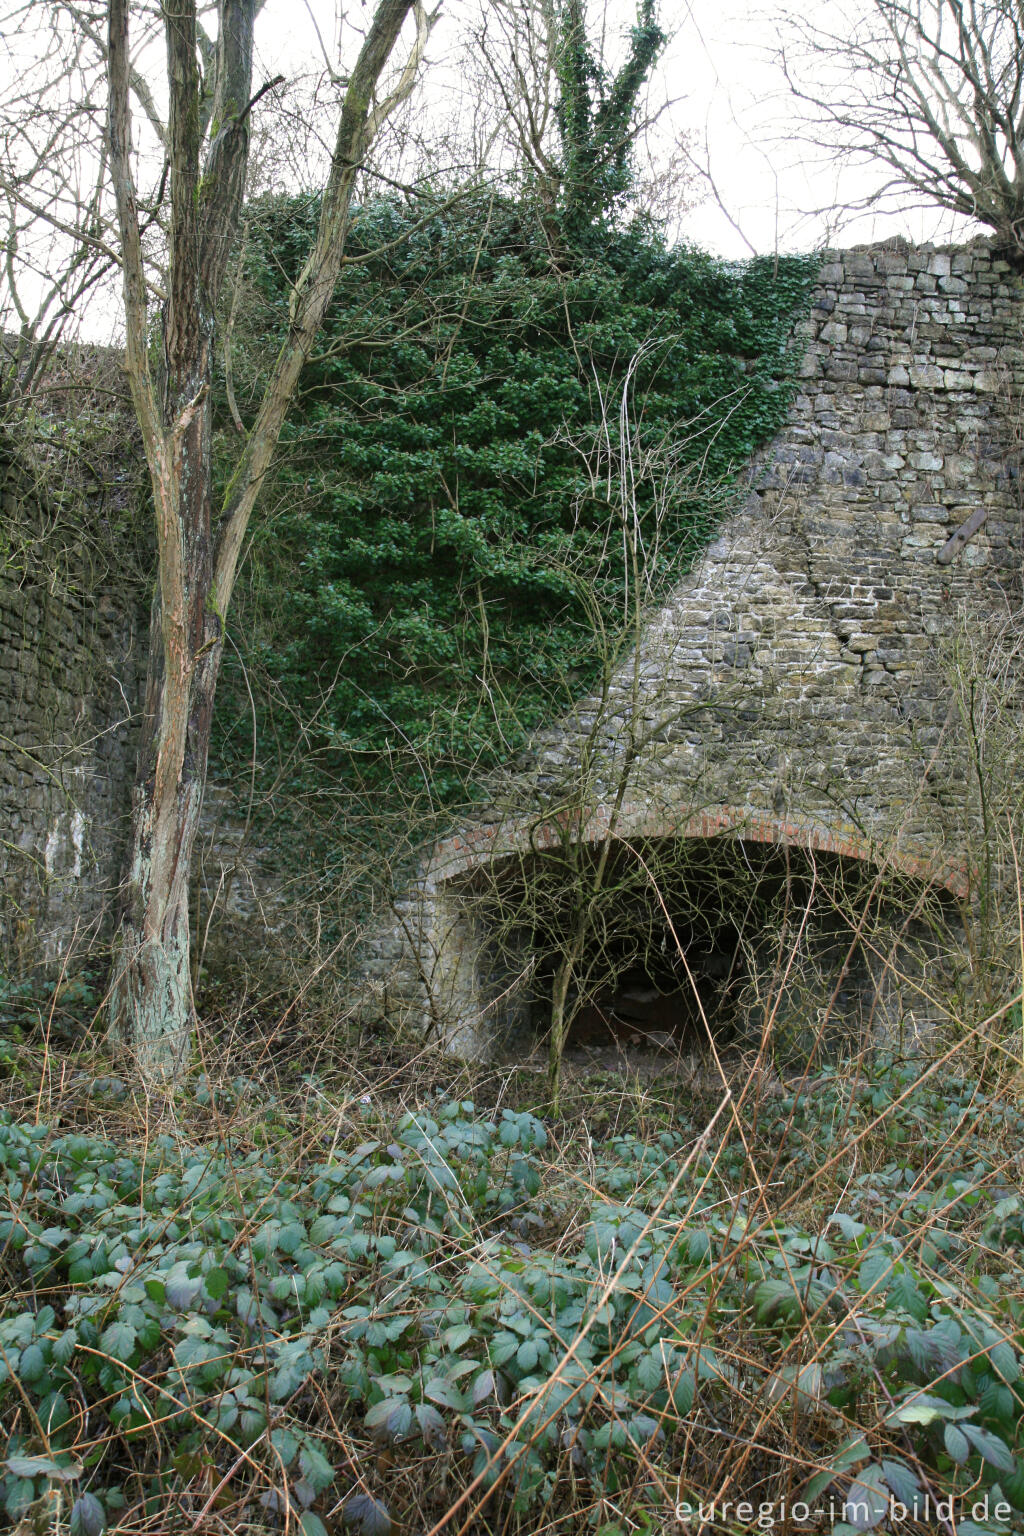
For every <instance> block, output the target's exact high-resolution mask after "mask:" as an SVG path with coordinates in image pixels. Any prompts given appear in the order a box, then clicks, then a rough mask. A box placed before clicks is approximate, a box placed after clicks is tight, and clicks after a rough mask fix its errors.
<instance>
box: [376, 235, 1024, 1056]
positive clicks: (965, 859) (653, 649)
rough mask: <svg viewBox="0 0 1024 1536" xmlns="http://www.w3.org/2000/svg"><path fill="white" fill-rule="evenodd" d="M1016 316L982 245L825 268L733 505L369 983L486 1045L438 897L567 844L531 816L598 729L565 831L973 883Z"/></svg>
mask: <svg viewBox="0 0 1024 1536" xmlns="http://www.w3.org/2000/svg"><path fill="white" fill-rule="evenodd" d="M1022 321H1024V310H1022V305H1021V290H1020V284H1019V281H1018V279H1017V277H1016V276H1015V275H1014V274H1013V272H1012V271H1011V270H1010V267H1009V266H1008V264H1007V263H1006V262H1004V261H1002V260H1000V259H998V257H997V256H995V255H994V254H993V252H992V251H991V250H990V248H989V247H988V246H987V245H986V244H984V243H981V242H978V243H975V244H972V245H970V246H968V247H966V248H962V249H961V248H958V249H934V248H931V247H922V248H918V249H913V248H908V247H906V246H902V245H893V244H886V245H884V246H881V247H875V248H863V249H857V250H851V251H847V252H838V253H835V254H831V255H829V256H828V257H827V258H826V259H825V261H824V264H823V267H822V270H821V276H820V280H819V284H818V287H817V290H816V292H815V295H814V304H813V310H812V313H811V315H810V317H809V319H808V320H807V321H806V322H805V323H804V324H803V325H802V326H801V329H800V332H799V335H800V340H801V343H802V344H803V345H804V346H805V347H806V351H805V355H804V360H803V364H802V368H801V377H800V387H799V390H798V392H797V395H796V398H795V400H794V402H793V406H792V409H791V411H790V417H789V424H788V426H787V428H786V430H785V431H784V432H783V433H782V434H781V435H780V437H779V438H778V439H777V440H776V442H775V443H774V444H773V445H772V447H771V449H770V450H769V451H768V452H767V454H765V455H764V456H763V458H762V460H761V462H760V463H759V464H758V465H756V466H755V467H754V470H753V472H752V475H751V477H750V481H749V494H748V495H747V496H746V500H745V501H744V503H743V505H742V506H741V507H740V509H739V510H738V511H737V512H736V513H735V514H734V515H733V516H731V517H730V518H729V519H728V520H727V521H726V522H725V524H724V525H723V526H722V528H721V530H720V533H719V536H718V537H717V538H716V540H715V541H714V543H713V544H712V545H711V547H710V548H709V549H708V550H707V551H706V553H705V555H704V557H703V558H702V559H701V560H700V561H699V563H698V564H697V566H696V567H695V568H694V569H693V570H692V571H691V572H690V573H689V574H688V575H687V576H686V577H685V578H684V579H683V580H682V581H681V583H680V584H679V586H678V587H677V588H676V589H675V591H674V592H673V593H672V595H671V597H670V599H669V600H668V602H667V603H665V604H664V606H663V607H662V608H661V609H660V610H659V611H657V612H655V613H653V614H652V615H651V618H650V622H649V624H648V626H647V629H646V632H645V636H644V639H643V642H642V644H641V646H640V647H639V650H638V651H637V652H636V653H635V654H634V655H633V657H631V659H630V661H629V662H628V663H627V665H626V666H625V667H623V668H622V669H621V670H620V671H619V673H618V674H617V675H616V677H615V679H614V682H613V686H612V689H611V694H610V703H608V704H602V703H600V702H599V701H598V700H595V699H591V700H585V701H583V702H582V703H581V705H580V707H579V709H578V711H576V713H575V715H574V717H573V718H572V719H570V720H567V721H563V722H562V723H561V724H560V725H558V726H557V727H555V728H553V729H552V730H550V731H548V732H547V733H545V734H544V735H543V736H542V737H541V738H539V740H538V742H537V743H536V753H535V759H534V763H533V765H532V767H531V769H530V770H528V771H526V772H524V773H521V774H519V775H517V776H515V777H514V778H513V779H512V780H510V782H509V783H508V784H507V785H506V786H505V787H504V788H503V790H502V792H501V793H500V794H499V795H498V796H496V799H495V803H494V805H492V807H491V808H490V810H489V812H488V814H487V815H485V816H483V817H481V818H480V820H479V821H478V823H477V824H475V825H474V826H472V827H467V828H463V829H461V831H460V832H459V833H458V834H457V835H456V836H453V837H452V838H451V839H449V840H448V841H446V842H445V843H444V844H442V845H441V846H440V847H438V848H437V849H435V850H434V853H433V855H432V857H431V859H430V861H429V863H428V866H427V868H426V870H425V874H424V877H423V880H422V882H421V884H420V886H419V887H418V888H417V889H416V890H414V891H413V892H411V893H410V897H409V900H408V903H407V904H406V908H405V911H404V914H403V916H404V918H405V924H406V927H407V929H408V928H412V929H413V930H414V933H415V940H414V943H413V944H412V945H411V946H410V944H409V942H408V941H407V940H402V939H401V937H400V936H399V935H398V934H397V933H392V934H390V935H388V934H385V935H382V936H378V939H377V941H376V946H375V952H374V955H373V961H372V963H373V965H374V966H375V968H376V971H377V973H378V976H380V975H383V974H384V973H386V972H388V969H389V967H390V968H391V973H392V975H393V977H394V980H393V983H392V984H393V985H395V986H397V987H398V989H399V991H401V990H402V988H403V987H404V988H405V992H406V994H407V995H408V996H410V997H413V998H415V997H417V996H419V998H420V1003H419V1005H418V1006H420V1007H421V1009H426V1011H427V1012H429V1013H430V1014H431V1015H432V1016H435V1017H436V1016H438V1015H439V1014H443V1015H444V1016H446V1017H448V1018H449V1019H451V1020H452V1024H451V1026H450V1028H451V1031H452V1036H451V1037H452V1040H453V1043H455V1044H456V1045H457V1046H458V1047H459V1048H462V1049H472V1050H480V1049H485V1048H486V1045H487V1042H488V1039H489V1035H490V1032H491V1031H492V1030H493V1028H494V1027H495V1023H496V1021H497V1020H498V1019H499V1018H501V1017H507V1016H508V1015H509V1013H510V1010H511V1011H513V1012H514V1007H513V1002H514V997H515V986H514V983H511V982H510V981H509V972H508V966H507V965H506V966H505V967H504V968H503V971H502V974H501V975H500V977H498V978H494V977H491V976H489V975H488V974H487V965H488V962H487V959H486V944H487V941H486V933H484V934H483V936H481V932H480V919H479V917H478V916H477V917H471V916H470V915H469V907H468V905H467V903H466V901H465V899H464V896H463V895H462V894H460V892H464V891H465V890H466V889H468V888H469V885H470V884H472V883H473V882H474V881H475V882H476V885H477V886H479V885H480V880H481V877H482V876H483V874H484V873H485V872H486V871H490V872H492V875H495V879H496V878H497V876H496V874H495V872H497V871H498V870H499V869H500V868H501V867H502V866H503V865H508V866H511V865H513V864H515V862H516V861H517V859H518V860H521V859H522V858H523V856H524V850H527V849H529V850H531V854H530V856H531V857H533V856H535V854H536V851H537V850H538V849H543V848H544V847H545V846H547V847H549V848H552V849H557V848H558V847H559V846H561V845H562V842H563V839H564V823H563V824H559V823H558V822H557V821H555V822H549V823H548V824H547V825H546V824H545V817H547V816H548V815H549V811H548V810H546V809H545V807H551V806H552V805H557V804H559V803H561V804H562V805H563V806H564V805H566V804H571V803H572V801H571V794H572V785H573V781H574V776H575V778H576V781H577V784H578V782H579V774H580V766H579V765H580V764H581V763H582V762H583V761H585V760H586V758H587V757H588V755H589V753H590V749H591V748H592V747H593V746H594V745H595V744H596V746H597V747H598V751H597V755H596V767H595V770H594V772H593V774H592V777H591V780H590V782H588V783H586V784H585V785H584V786H583V789H582V791H581V793H582V800H583V802H585V806H584V812H585V813H584V814H583V816H582V821H581V830H580V834H579V835H580V836H581V837H582V838H584V839H590V840H595V841H596V840H599V839H600V837H601V836H602V833H603V830H604V829H606V828H607V827H608V826H609V825H610V824H613V825H614V829H615V832H616V834H617V835H618V836H621V837H624V838H632V839H634V840H635V839H646V840H648V841H651V840H662V841H664V840H667V839H694V838H701V839H713V838H716V837H721V836H722V835H726V836H730V837H732V838H735V839H740V840H741V841H743V842H744V843H745V844H749V843H752V842H756V843H767V844H775V845H778V846H788V847H795V848H800V849H803V850H807V851H809V852H814V851H821V852H824V853H827V854H829V855H832V856H837V857H840V858H845V859H850V860H859V861H868V862H869V863H872V862H873V863H875V864H876V865H881V866H885V867H886V868H888V869H890V870H893V871H898V872H899V873H900V874H901V875H903V876H905V877H908V878H911V879H914V880H918V881H920V882H922V884H928V883H931V884H933V885H937V886H938V887H940V888H942V889H945V890H946V891H948V892H949V893H950V894H951V896H952V897H954V898H958V899H960V900H961V901H962V900H966V899H968V898H969V897H970V894H971V889H972V868H971V857H972V854H971V847H970V844H971V828H970V827H969V826H968V825H967V822H966V821H965V817H966V816H968V815H969V803H970V799H971V797H970V794H969V785H968V781H967V775H968V771H969V763H968V762H967V760H966V757H965V739H964V737H965V730H964V720H963V717H962V713H961V711H960V704H959V702H958V695H957V686H956V669H957V666H958V664H960V663H962V661H963V646H964V645H965V644H968V645H973V646H974V654H975V657H977V654H978V653H979V652H980V653H983V654H987V653H988V652H989V650H990V648H992V647H994V648H996V649H997V650H998V648H999V646H1000V645H1002V644H1003V643H1004V641H1005V639H1006V636H1007V634H1008V633H1009V634H1011V636H1012V635H1013V634H1014V633H1016V634H1018V635H1019V633H1020V630H1019V625H1020V615H1021V551H1022V544H1021V503H1020V498H1019V481H1018V463H1019V450H1020V443H1019V438H1018V418H1019V411H1020V401H1021V400H1022V398H1024V354H1022V349H1021V343H1022ZM958 655H959V662H958ZM641 737H642V738H643V741H644V747H643V751H642V752H640V753H639V754H638V756H637V761H636V764H635V766H629V765H628V764H629V755H630V754H631V753H632V752H633V751H634V749H635V747H636V743H637V741H638V740H639V739H640V738H641ZM623 787H624V788H625V796H624V800H623V804H622V806H621V810H616V809H615V801H616V795H617V793H618V791H619V789H620V788H623ZM567 794H568V795H569V796H570V799H568V800H567V798H566V796H567ZM573 814H576V813H575V812H574V813H573ZM485 927H486V925H485ZM410 950H412V953H410ZM528 969H529V966H528V964H527V963H526V961H525V959H524V965H523V974H524V975H525V974H526V973H527V971H528ZM403 978H404V980H403ZM424 978H428V979H429V981H428V984H427V985H426V991H427V992H428V993H429V997H428V998H427V1001H426V1002H424V989H425V983H424ZM499 1000H500V1001H499ZM427 1004H429V1007H428V1006H427Z"/></svg>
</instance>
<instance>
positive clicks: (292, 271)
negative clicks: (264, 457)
mask: <svg viewBox="0 0 1024 1536" xmlns="http://www.w3.org/2000/svg"><path fill="white" fill-rule="evenodd" d="M317 211H318V210H317V204H316V202H315V200H313V199H289V200H272V201H268V202H266V203H265V204H263V205H261V206H259V207H257V208H253V209H251V210H250V226H249V236H248V240H247V244H246V253H245V270H246V280H247V283H248V285H249V288H248V297H247V299H246V301H245V304H244V305H243V306H241V309H240V314H241V317H242V318H241V319H240V322H239V328H238V333H237V334H238V342H237V344H236V346H235V349H234V355H235V358H236V372H237V374H238V376H237V378H236V380H235V383H236V391H237V394H238V397H239V399H240V400H241V401H242V404H241V405H240V409H241V410H242V411H243V412H244V409H245V406H244V399H245V396H246V392H247V391H249V392H251V393H253V394H254V395H255V393H256V392H257V386H258V382H259V369H260V359H261V358H270V357H272V356H273V352H274V349H275V348H276V346H277V344H278V341H279V338H280V336H281V335H282V334H283V331H284V328H285V327H286V325H287V316H288V293H289V291H290V284H291V283H292V282H293V281H294V278H295V275H296V274H297V272H298V271H299V270H300V269H301V267H302V264H303V262H304V260H305V257H306V254H307V251H308V248H309V243H310V240H311V237H312V233H313V230H314V228H315V225H316V219H317ZM814 270H815V264H814V262H813V261H811V260H803V259H802V260H796V259H790V260H782V261H779V262H772V261H757V262H753V263H750V264H747V265H744V266H735V265H731V266H726V265H723V264H721V263H719V262H716V261H714V260H712V259H711V258H710V257H708V256H706V255H703V254H701V253H699V252H697V251H694V250H691V249H688V248H678V249H672V248H670V247H668V246H667V245H666V244H665V242H664V241H663V240H662V239H661V238H660V236H659V235H658V234H657V233H656V232H655V231H653V230H652V229H650V228H649V227H645V226H644V225H642V224H639V223H636V224H631V225H628V226H624V227H621V228H618V229H611V228H609V227H605V228H604V230H603V232H601V233H600V236H599V237H598V234H596V233H595V232H594V230H593V229H592V231H591V237H590V239H589V241H588V249H587V252H586V255H585V257H584V256H582V255H581V254H580V253H579V250H578V248H577V247H575V246H574V245H573V243H572V241H571V239H570V238H569V237H568V235H567V236H566V238H565V240H564V241H560V242H559V243H558V244H557V246H556V247H554V248H553V246H552V241H551V229H550V221H549V220H548V219H546V218H545V219H544V220H543V221H542V220H541V219H540V218H539V217H538V216H537V213H536V211H535V209H534V207H533V206H532V205H531V204H530V203H529V202H527V201H525V200H522V199H516V198H514V197H511V196H508V195H504V194H502V193H500V192H497V191H493V190H490V191H478V192H475V193H473V194H471V195H466V196H463V197H462V198H460V199H459V200H458V201H457V202H456V203H454V204H453V203H448V204H440V203H437V204H434V205H425V204H424V203H423V202H411V201H405V200H403V199H400V198H398V197H386V198H380V199H378V200H376V201H373V202H370V203H367V204H365V205H364V206H363V207H362V208H361V209H360V210H359V213H358V218H357V219H356V220H355V223H354V227H353V229H352V232H351V234H350V237H349V241H348V244H347V253H346V264H345V266H344V269H343V272H342V275H341V279H340V282H339V285H338V288H337V290H336V293H335V299H334V302H333V305H332V307H331V309H330V311H329V314H328V317H327V321H326V326H325V331H324V335H323V340H322V344H321V346H320V348H319V351H318V353H317V355H316V356H315V357H314V358H313V359H311V361H310V363H309V364H308V366H307V368H306V370H305V373H304V375H303V381H302V393H301V398H300V400H299V401H298V403H297V407H296V409H295V411H294V412H293V414H292V417H291V419H290V421H289V423H288V425H287V426H286V427H285V430H284V434H283V439H282V443H283V449H282V455H281V458H280V460H279V464H278V468H277V473H276V484H275V486H274V488H273V495H274V498H275V503H276V514H275V516H274V517H273V518H272V519H271V520H270V521H269V522H268V524H267V527H266V529H265V530H261V531H260V532H259V533H258V534H257V537H256V543H255V546H254V552H253V555H254V565H253V572H254V580H253V586H252V588H251V589H250V591H251V592H256V593H258V594H259V597H258V600H257V599H255V598H251V599H249V602H250V606H251V605H252V603H255V604H256V607H257V609H258V611H257V612H256V613H255V614H253V613H252V612H246V613H245V615H244V621H243V622H242V623H241V624H240V627H239V631H238V633H239V636H240V637H241V636H243V635H244V636H245V637H246V638H245V641H244V656H245V659H246V661H247V662H248V664H249V667H250V670H251V671H252V673H253V675H256V676H259V675H262V676H264V677H266V678H267V679H269V680H272V682H273V684H274V687H275V688H276V689H277V691H278V692H279V694H280V695H281V696H282V697H286V698H287V699H288V700H289V701H290V704H291V706H292V708H293V710H294V711H295V713H296V715H297V716H298V717H303V716H304V717H305V718H306V719H307V720H310V719H312V718H313V717H314V716H315V722H316V723H315V725H314V726H313V728H312V730H311V732H310V736H309V741H310V744H311V746H312V747H313V748H314V749H318V750H319V752H320V758H319V760H320V761H321V762H322V763H323V764H325V765H327V766H329V768H330V770H331V772H332V773H333V774H335V775H340V776H341V777H342V779H344V780H345V781H346V782H348V783H349V784H350V785H355V784H358V785H360V786H361V787H362V788H363V789H364V790H367V791H374V792H377V791H379V790H380V789H382V788H384V787H386V786H389V785H390V784H391V783H392V782H393V781H394V778H395V774H396V761H400V760H402V759H403V758H404V759H405V760H406V761H407V763H408V764H409V765H411V766H410V771H411V772H415V773H416V774H417V776H422V777H423V778H424V779H428V780H429V781H430V783H431V787H432V791H433V794H434V796H435V797H436V799H437V800H440V801H441V802H443V801H445V800H448V801H449V802H450V801H452V800H453V799H455V798H456V797H458V796H462V795H464V794H465V793H466V789H467V780H468V779H474V780H478V779H479V777H480V775H482V774H483V773H484V772H485V771H486V770H487V769H488V768H490V767H491V766H493V765H494V764H495V763H497V762H499V761H503V760H507V758H508V757H509V755H510V754H513V753H514V752H515V751H516V750H517V749H518V748H519V747H520V746H521V744H522V742H523V741H524V739H525V738H526V736H527V734H528V733H529V731H530V730H531V729H532V728H534V727H536V726H537V725H538V724H539V723H540V722H541V721H543V720H545V719H549V718H551V717H553V716H554V715H556V714H557V712H558V710H559V709H560V708H562V707H564V706H565V705H566V704H567V703H568V702H569V701H570V700H571V699H572V698H573V697H575V696H578V695H579V694H580V692H581V691H582V690H584V689H586V687H587V686H588V684H589V683H591V682H592V681H593V677H594V669H595V667H596V666H598V665H599V661H600V658H599V656H598V655H597V652H598V650H599V649H600V647H599V646H597V645H596V643H595V616H596V617H597V618H598V619H599V621H600V623H601V624H602V625H611V626H612V627H614V624H615V622H616V619H617V618H619V617H625V615H626V609H627V607H628V603H629V601H630V599H629V597H628V594H627V589H626V582H627V576H626V571H625V569H624V565H623V560H622V553H621V530H620V531H619V536H618V538H616V537H615V536H614V535H615V528H614V526H613V525H614V524H615V520H616V518H617V517H619V516H620V512H619V510H618V509H619V507H620V505H621V498H620V496H619V490H618V477H619V475H620V474H621V473H622V472H623V466H622V462H621V455H620V450H621V448H622V447H623V430H624V428H623V421H624V419H625V418H623V416H622V414H621V411H620V407H621V406H622V402H623V392H624V390H627V392H628V404H629V413H628V414H629V419H628V427H627V429H626V431H627V435H628V436H629V437H630V442H631V450H632V454H633V458H634V461H635V456H636V454H637V453H638V452H639V453H641V454H643V455H645V456H646V457H647V461H648V466H649V470H650V466H652V465H653V466H657V465H660V466H661V467H662V468H661V474H660V477H659V474H658V473H654V472H653V471H651V472H648V473H646V474H642V475H638V476H636V479H635V484H634V486H633V491H632V500H633V503H634V507H635V515H636V518H637V522H638V526H639V528H640V529H641V534H642V537H643V538H645V539H646V540H647V541H648V544H647V574H648V576H649V577H653V588H654V595H656V594H657V590H658V589H659V588H660V589H664V588H665V587H666V586H667V585H668V584H669V583H671V582H672V581H673V580H675V579H677V578H678V576H679V575H680V574H681V572H682V571H683V570H684V569H685V566H686V563H687V562H688V561H689V560H690V559H691V558H692V556H693V554H694V552H695V551H696V550H697V549H699V548H700V547H701V546H702V544H703V543H704V542H705V541H706V539H707V537H708V533H709V530H710V528H711V527H712V526H713V524H714V522H715V519H716V517H717V516H718V515H719V512H720V510H721V508H722V506H723V505H724V503H725V502H726V500H727V498H728V495H729V488H730V484H731V481H732V479H733V477H734V476H735V474H736V472H737V470H738V469H739V468H740V467H742V466H744V465H745V464H746V463H747V461H748V460H749V458H750V455H751V454H752V453H753V452H754V450H755V449H756V448H757V447H758V446H759V445H760V444H762V443H763V442H765V441H766V440H767V439H768V438H769V437H770V436H771V435H772V434H773V433H774V432H775V431H776V430H777V429H778V428H779V426H780V425H781V424H782V421H783V419H784V416H785V412H786V408H787V404H788V401H789V398H790V392H791V386H792V380H793V372H794V361H795V357H794V353H793V351H792V349H791V347H790V343H789V338H790V334H791V328H792V317H793V314H794V311H795V310H797V309H798V308H799V306H800V305H801V304H802V303H803V302H804V301H805V298H806V295H807V292H808V289H809V285H810V282H811V281H812V279H813V275H814ZM243 343H244V344H243ZM246 368H248V370H249V372H248V373H246V372H245V371H244V369H246ZM595 466H598V470H599V472H595ZM634 469H635V463H634V465H633V467H629V466H627V467H626V471H625V472H627V473H629V474H631V475H632V474H633V473H634ZM665 476H671V478H672V486H673V493H672V495H671V497H669V498H666V497H664V496H663V495H661V494H660V492H661V491H662V490H663V488H664V484H665V479H664V477H665ZM240 600H241V601H243V602H245V601H246V600H245V599H240ZM239 644H243V642H242V640H241V638H240V639H239ZM236 686H240V684H239V683H238V679H237V676H236ZM236 702H237V695H236ZM233 713H234V710H233V709H232V710H230V711H227V712H225V718H226V719H227V718H229V717H230V715H231V714H233ZM238 718H239V719H240V720H241V719H243V718H244V712H243V711H241V710H239V711H238ZM247 730H248V728H247V727H246V726H244V725H240V726H239V728H238V733H237V738H232V737H231V734H230V731H229V732H228V733H227V739H226V740H225V741H224V745H223V749H222V750H224V751H227V752H230V751H231V749H232V744H233V743H234V744H235V745H237V748H238V750H239V751H240V752H241V751H244V750H246V749H247V747H248V735H247Z"/></svg>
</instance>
